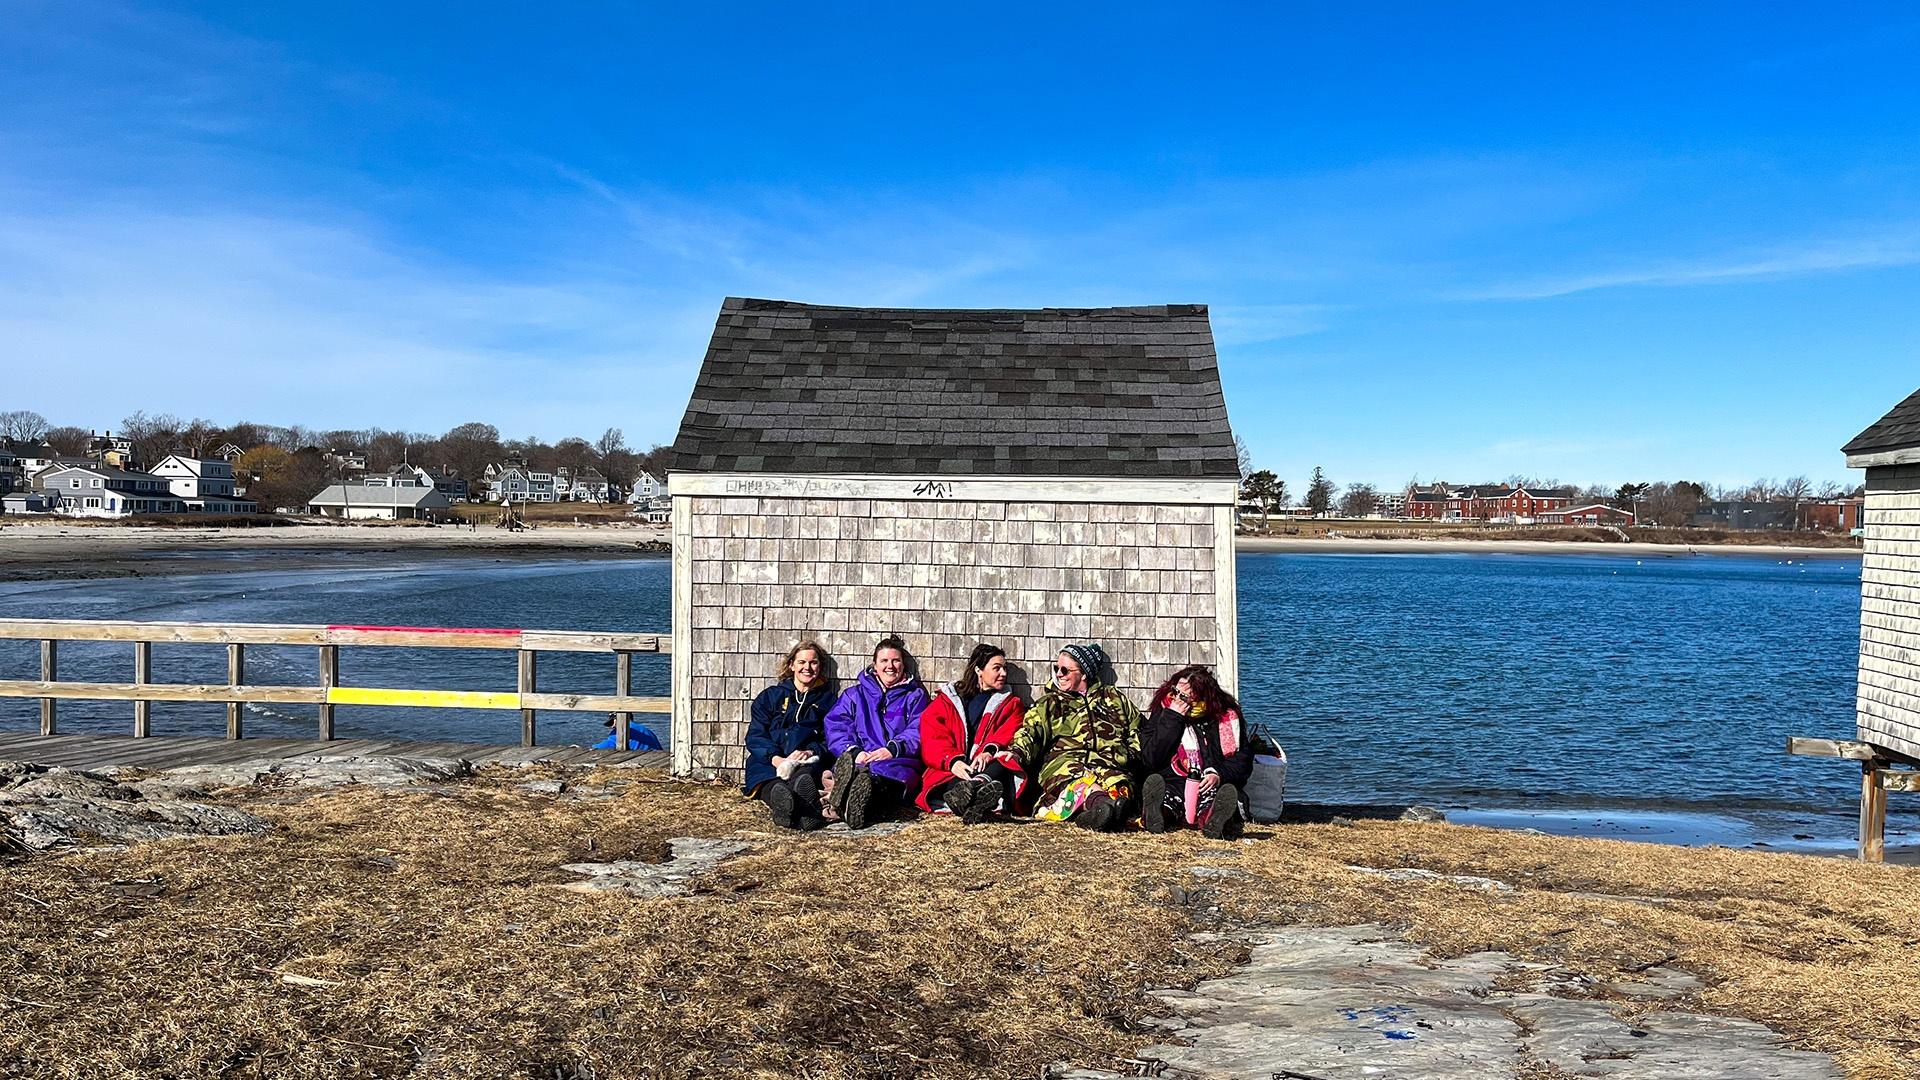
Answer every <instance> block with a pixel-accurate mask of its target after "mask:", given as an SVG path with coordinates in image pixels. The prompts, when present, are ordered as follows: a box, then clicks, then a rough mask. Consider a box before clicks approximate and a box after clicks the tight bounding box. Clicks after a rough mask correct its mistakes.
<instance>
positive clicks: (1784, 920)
mask: <svg viewBox="0 0 1920 1080" xmlns="http://www.w3.org/2000/svg"><path fill="white" fill-rule="evenodd" d="M521 779H524V775H523V774H512V775H500V776H495V777H491V778H486V779H482V780H480V781H477V782H474V783H469V784H464V785H461V786H457V787H451V788H444V789H436V790H426V791H405V792H379V791H371V790H358V789H356V790H346V791H341V792H337V793H329V794H324V795H317V796H312V797H306V798H302V799H299V800H289V801H285V802H278V803H272V804H268V805H266V806H264V807H260V808H259V809H260V811H261V812H262V813H266V814H268V815H269V816H271V817H273V818H274V819H275V820H276V822H277V823H278V824H279V825H280V828H279V829H278V830H276V831H275V832H274V833H273V834H272V835H269V836H267V837H263V838H257V839H216V840H203V841H191V842H178V843H167V844H149V845H145V846H142V847H138V848H134V849H131V850H126V851H112V852H107V851H101V852H90V853H82V854H73V855H67V856H61V857H52V858H37V859H34V860H32V861H26V862H18V863H15V864H13V865H12V866H11V867H9V868H8V869H6V870H5V871H4V873H5V875H6V881H5V883H4V887H0V919H4V920H5V923H4V925H5V926H6V927H7V931H6V933H7V946H8V947H7V948H6V949H5V950H4V952H0V1071H5V1072H9V1073H10V1074H17V1075H21V1076H35V1077H41V1076H45V1077H99V1076H124V1077H133V1076H140V1077H152V1076H179V1077H211V1076H221V1075H225V1076H275V1077H281V1076H285V1077H359V1076H395V1075H408V1076H422V1077H425V1076H432V1077H442V1076H445V1077H454V1076H461V1077H465V1076H475V1077H479V1076H487V1077H492V1076H546V1077H551V1076H555V1075H559V1076H567V1077H573V1076H594V1077H614V1076H695V1075H707V1076H737V1075H749V1076H811V1077H884V1076H893V1077H908V1076H928V1077H973V1076H1008V1077H1014V1076H1021V1077H1032V1076H1034V1075H1037V1073H1038V1070H1039V1068H1040V1066H1041V1065H1042V1064H1044V1063H1046V1062H1050V1061H1055V1060H1061V1059H1069V1058H1076V1059H1079V1060H1083V1061H1087V1062H1100V1061H1103V1060H1107V1061H1110V1060H1111V1058H1112V1057H1113V1056H1115V1055H1123V1054H1126V1053H1129V1052H1131V1051H1132V1050H1134V1049H1137V1048H1138V1047H1140V1046H1142V1045H1144V1044H1146V1043H1148V1042H1151V1041H1153V1040H1152V1038H1151V1037H1150V1036H1146V1035H1143V1034H1141V1033H1140V1026H1139V1021H1140V1019H1141V1017H1142V1016H1143V1015H1144V1013H1145V1012H1146V1011H1147V1009H1148V1006H1147V1005H1146V1004H1145V1003H1144V1001H1143V999H1142V998H1140V997H1139V996H1138V991H1139V990H1141V989H1142V988H1144V987H1147V986H1159V985H1168V984H1169V983H1170V982H1172V983H1182V982H1190V981H1192V980H1193V979H1196V978H1199V977H1202V976H1205V975H1208V974H1211V973H1214V972H1218V971H1222V970H1224V969H1225V968H1226V967H1227V966H1229V965H1231V964H1232V963H1233V962H1235V961H1236V960H1238V959H1239V958H1240V954H1238V953H1237V952H1236V951H1235V949H1234V948H1233V947H1232V946H1228V945H1218V946H1199V945H1195V944H1192V943H1190V942H1188V941H1187V939H1186V935H1187V934H1188V933H1190V932H1191V931H1193V930H1194V929H1196V928H1207V927H1211V926H1214V925H1216V924H1221V923H1225V924H1229V925H1231V924H1243V923H1244V924H1254V925H1260V924H1269V925H1270V924H1274V923H1278V922H1310V923H1351V922H1361V921H1377V922H1383V923H1386V924H1389V925H1394V926H1401V927H1406V928H1407V929H1408V930H1409V932H1410V933H1411V935H1412V936H1413V937H1414V938H1416V939H1418V940H1420V941H1423V942H1426V943H1427V944H1429V945H1430V946H1432V947H1433V948H1435V949H1436V950H1438V951H1440V952H1443V953H1448V954H1452V953H1461V952H1468V951H1472V950H1475V949H1483V948H1499V949H1506V950H1509V951H1512V952H1515V953H1517V954H1519V955H1522V956H1526V957H1532V958H1539V959H1546V960H1550V961H1552V962H1554V963H1556V964H1559V965H1561V966H1562V967H1564V968H1567V969H1571V970H1574V971H1581V972H1587V973H1590V974H1593V975H1596V976H1600V977H1607V976H1611V975H1614V974H1617V973H1619V972H1623V971H1630V970H1632V969H1634V968H1635V967H1638V966H1641V965H1645V964H1648V963H1651V962H1659V961H1663V960H1669V958H1671V959H1670V962H1672V963H1674V964H1676V965H1677V966H1681V967H1684V968H1687V969H1688V970H1691V971H1693V972H1695V973H1697V974H1699V975H1701V976H1702V977H1703V978H1705V979H1706V980H1707V982H1708V988H1707V989H1706V990H1705V991H1704V992H1703V994H1702V995H1701V997H1702V1000H1701V1002H1700V1003H1699V1004H1700V1005H1701V1007H1705V1008H1711V1009H1715V1010H1721V1011H1726V1012H1732V1013H1739V1014H1744V1015H1749V1016H1753V1017H1755V1018H1757V1019H1760V1020H1763V1021H1765V1022H1767V1023H1770V1024H1773V1025H1775V1026H1777V1027H1779V1028H1780V1029H1782V1030H1783V1031H1785V1032H1787V1033H1788V1035H1789V1036H1790V1037H1791V1038H1793V1039H1794V1040H1795V1041H1796V1042H1798V1043H1800V1044H1802V1045H1806V1046H1809V1047H1815V1048H1819V1049H1824V1050H1830V1051H1834V1052H1838V1053H1840V1054H1841V1055H1843V1060H1844V1061H1845V1062H1846V1064H1847V1067H1848V1070H1849V1075H1850V1076H1851V1077H1853V1078H1854V1080H1883V1078H1895V1077H1906V1078H1911V1077H1914V1076H1917V1075H1920V1071H1916V1070H1915V1069H1914V1068H1913V1066H1912V1064H1911V1059H1912V1058H1913V1057H1914V1056H1915V1051H1916V1049H1920V1047H1917V1046H1916V1044H1915V1043H1914V1042H1913V1041H1911V1040H1913V1039H1914V1038H1915V1034H1914V1033H1915V1032H1916V1031H1920V983H1917V982H1916V981H1915V980H1914V979H1913V978H1912V973H1911V970H1910V969H1911V957H1912V955H1913V952H1914V946H1915V942H1916V940H1920V889H1916V886H1920V871H1915V870H1911V869H1901V868H1887V867H1864V866H1859V865H1855V864H1850V863H1845V862H1840V861H1837V860H1818V859H1812V858H1807V857H1800V856H1788V855H1772V854H1756V853H1746V852H1730V851H1713V850H1710V851H1698V850H1685V849H1678V848H1662V847H1653V846H1646V845H1633V844H1622V843H1612V842H1604V841H1575V840H1564V839H1554V838H1548V837H1536V836H1527V835H1521V834H1514V833H1496V832H1491V831H1487V830H1479V829H1465V828H1456V827H1452V826H1421V825H1404V824H1398V823H1385V822H1381V823H1373V822H1363V823H1361V824H1359V825H1357V826H1355V827H1340V826H1332V825H1325V826H1317V825H1316V826H1307V825H1301V826H1287V827H1284V828H1281V829H1277V830H1262V832H1265V833H1269V834H1270V835H1268V836H1267V838H1265V839H1255V840H1250V841H1249V842H1246V843H1242V844H1239V845H1234V846H1231V847H1229V846H1227V845H1221V844H1210V843H1207V842H1205V841H1201V840H1198V839H1195V838H1193V837H1191V836H1178V837H1150V836H1146V835H1143V834H1137V833H1136V834H1126V835H1119V836H1091V835H1087V834H1084V833H1081V832H1079V831H1078V830H1073V829H1067V828H1061V827H1056V826H1046V825H1010V826H998V827H985V828H979V829H972V830H963V829H962V828H960V827H959V826H958V825H957V824H955V823H954V822H952V821H949V820H934V821H924V822H921V823H919V824H917V825H915V826H913V827H911V828H909V829H907V830H905V831H903V832H901V833H898V834H895V835H891V836H880V837H865V838H860V839H853V840H850V839H843V838H837V837H826V836H818V835H816V836H806V837H802V836H795V835H792V834H777V833H774V832H772V831H762V828H763V819H762V817H761V815H760V814H759V813H757V812H756V807H754V806H752V805H750V804H746V803H743V802H742V801H740V800H739V799H738V798H737V797H736V796H735V795H733V794H732V793H731V792H730V791H728V790H725V789H721V788H715V787H711V786H703V785H696V784H683V783H671V782H665V781H662V780H660V778H657V777H650V778H647V780H648V782H645V783H640V784H636V785H635V786H633V787H631V788H628V789H626V790H625V791H624V792H623V794H621V795H620V796H619V797H618V798H616V799H614V800H612V801H607V802H592V801H568V800H561V801H557V802H556V801H553V800H550V799H544V798H540V797H535V796H528V795H525V794H523V793H521V792H518V791H516V790H514V789H513V788H512V787H511V782H513V781H517V780H521ZM741 830H751V831H753V833H754V841H755V845H754V848H753V850H752V851H750V852H749V853H747V854H745V855H742V856H740V857H738V858H735V859H733V860H731V861H729V862H727V863H725V864H724V865H723V866H722V867H721V868H720V870H718V871H717V872H715V873H714V874H713V875H711V876H710V877H709V878H707V879H705V881H704V883H703V892H702V893H701V894H700V895H697V896H694V897H684V898H671V899H653V900H649V899H636V898H633V897H630V896H627V895H624V894H603V895H583V894H580V893H575V892H570V891H565V890H560V889H556V888H552V887H551V886H553V885H555V884H557V883H560V882H563V881H567V880H571V878H570V876H569V875H566V874H564V873H562V872H561V871H559V870H558V869H557V868H558V866H559V864H561V863H565V862H571V861H576V860H581V859H608V858H618V857H629V856H633V857H641V858H658V857H660V856H661V855H662V854H664V851H665V844H664V841H665V839H666V838H667V837H669V836H678V835H723V834H729V833H735V832H739V831H741ZM1203 856H1204V857H1203ZM1198 863H1205V864H1207V865H1213V866H1220V867H1224V868H1231V869H1237V870H1240V871H1243V872H1244V873H1245V874H1246V875H1248V876H1246V877H1225V878H1205V879H1202V878H1199V877H1196V876H1194V875H1191V874H1189V873H1188V872H1187V871H1188V868H1190V867H1192V866H1194V865H1196V864H1198ZM1349 863H1353V864H1366V865H1374V866H1400V865H1413V866H1420V867H1423V868H1426V869H1432V870H1437V871H1441V872H1449V873H1470V874H1477V875H1484V876H1488V877H1494V878H1498V879H1501V880H1504V881H1508V882H1510V883H1512V884H1515V885H1517V886H1519V887H1520V888H1519V891H1517V892H1515V893H1511V894H1495V893H1485V892H1479V891H1476V890H1472V889H1468V888H1463V887H1459V886H1454V885H1445V884H1433V885H1426V884H1408V883H1401V882H1392V881H1388V880H1385V879H1382V878H1378V877H1374V876H1369V875H1363V874H1358V873H1355V872H1353V871H1351V870H1348V869H1346V865H1347V864H1349ZM1176 885H1177V886H1179V887H1180V891H1179V892H1178V893H1176V892H1175V891H1174V889H1173V888H1172V887H1173V886H1176ZM148 894H151V895H148ZM1176 901H1177V902H1176ZM1903 961H1904V965H1905V968H1906V970H1902V965H1903ZM283 974H290V975H298V976H304V977H307V978H310V979H318V980H324V981H325V983H326V984H327V985H321V986H296V985H288V984H286V983H284V982H283V981H282V980H281V978H280V976H281V975H283ZM5 1063H12V1064H11V1065H10V1066H8V1065H5ZM1903 1070H1904V1071H1903Z"/></svg>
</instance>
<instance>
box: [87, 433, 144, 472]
mask: <svg viewBox="0 0 1920 1080" xmlns="http://www.w3.org/2000/svg"><path fill="white" fill-rule="evenodd" d="M87 458H88V459H89V460H91V461H97V462H99V463H100V464H102V465H105V466H107V467H109V468H114V469H122V470H131V469H133V468H135V462H134V460H133V440H132V439H127V438H122V437H121V436H118V435H115V434H114V433H113V432H111V431H103V432H101V433H100V434H98V435H91V433H90V437H89V438H88V439H87Z"/></svg>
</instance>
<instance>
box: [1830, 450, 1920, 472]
mask: <svg viewBox="0 0 1920 1080" xmlns="http://www.w3.org/2000/svg"><path fill="white" fill-rule="evenodd" d="M1916 464H1920V446H1908V447H1903V448H1901V449H1899V450H1880V451H1876V452H1874V453H1869V454H1848V455H1847V468H1849V469H1875V468H1879V467H1880V466H1882V465H1916Z"/></svg>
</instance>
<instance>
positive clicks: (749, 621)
mask: <svg viewBox="0 0 1920 1080" xmlns="http://www.w3.org/2000/svg"><path fill="white" fill-rule="evenodd" d="M675 503H676V506H675V511H674V512H675V515H676V517H677V516H679V515H681V514H686V515H687V520H686V521H685V522H684V523H682V522H679V521H676V531H678V530H679V529H681V528H684V529H685V530H686V535H687V540H686V543H687V545H688V548H689V553H688V557H689V563H690V565H689V573H688V577H689V579H690V584H689V590H690V592H691V606H690V612H689V614H690V616H691V621H692V630H691V634H690V638H689V641H688V644H689V646H690V651H691V657H690V663H691V669H690V674H691V679H690V682H691V700H690V702H689V713H690V720H691V735H692V739H691V741H692V748H691V753H692V766H693V770H694V772H695V773H696V774H700V775H704V774H709V773H712V772H715V771H720V770H726V771H732V770H737V769H739V768H740V767H741V766H742V765H743V764H744V761H745V750H744V749H743V747H742V745H741V740H742V737H743V735H744V733H745V730H746V721H747V705H748V702H749V701H750V700H751V698H752V697H753V695H754V694H756V693H758V692H759V691H760V690H761V689H762V688H763V687H765V686H766V685H767V683H768V681H769V677H770V675H771V673H772V667H773V664H774V663H775V662H776V661H777V660H778V658H779V656H780V654H781V653H782V652H784V651H785V650H786V648H787V647H788V646H789V645H790V644H792V642H794V641H795V640H797V639H799V638H801V637H815V638H818V639H819V640H820V641H821V642H822V643H823V644H824V645H825V646H826V647H827V649H828V650H829V651H830V652H832V653H833V654H834V656H835V657H836V658H837V659H838V661H839V666H840V674H841V680H842V683H843V684H845V683H846V682H849V681H851V680H852V679H853V678H855V677H856V676H857V675H858V673H859V672H860V670H861V669H862V668H864V667H865V666H866V663H867V658H868V656H869V655H870V651H871V649H872V646H873V643H874V641H875V640H876V639H877V638H879V637H880V636H881V635H883V634H886V633H889V632H894V633H898V634H900V635H901V636H903V637H904V638H906V640H907V644H908V646H909V647H910V648H911V649H912V650H913V652H914V654H915V655H916V657H917V658H918V660H919V662H920V677H921V679H922V680H923V681H924V682H926V683H927V684H928V685H929V689H931V688H932V687H933V686H934V685H937V684H938V683H940V682H944V681H948V680H951V679H953V678H954V677H955V676H957V675H958V673H959V671H960V667H961V665H962V664H963V663H964V661H965V658H966V656H967V654H968V653H969V652H971V651H972V649H973V646H974V644H975V643H977V642H979V641H983V640H984V641H990V642H992V643H994V644H997V645H999V646H1000V647H1002V648H1004V649H1006V650H1007V654H1008V658H1009V659H1010V660H1011V661H1012V662H1013V663H1014V664H1015V665H1017V666H1018V668H1019V669H1020V671H1021V674H1022V675H1024V679H1023V680H1022V681H1021V683H1020V688H1021V690H1022V692H1023V694H1024V695H1025V696H1028V697H1029V698H1031V689H1032V687H1034V686H1041V685H1044V684H1045V682H1046V680H1047V678H1048V676H1049V674H1050V666H1051V663H1052V660H1053V656H1054V650H1055V649H1056V648H1058V647H1059V646H1060V645H1061V644H1063V643H1065V642H1068V641H1098V642H1100V643H1101V644H1102V645H1104V646H1105V647H1106V649H1107V651H1108V652H1109V653H1110V654H1111V655H1112V657H1113V659H1114V663H1115V670H1116V674H1117V678H1118V682H1119V684H1120V685H1121V686H1122V687H1124V688H1125V689H1126V690H1128V691H1129V692H1130V693H1131V694H1132V695H1133V697H1134V699H1135V701H1136V702H1138V703H1144V701H1145V699H1146V695H1147V693H1148V692H1149V691H1150V690H1152V689H1153V688H1154V687H1157V686H1158V685H1159V683H1160V681H1161V680H1162V679H1163V678H1165V677H1166V675H1167V674H1168V673H1169V672H1170V671H1172V670H1173V669H1174V668H1175V667H1178V666H1180V665H1183V664H1188V663H1207V664H1218V663H1220V662H1221V652H1220V640H1219V639H1220V633H1219V622H1218V621H1217V620H1216V618H1215V604H1216V592H1215V589H1216V584H1217V582H1216V578H1215V568H1214V560H1215V557H1216V555H1215V552H1216V550H1217V549H1216V545H1215V541H1216V536H1215V524H1214V522H1215V517H1216V508H1215V507H1211V506H1163V505H1150V504H1138V505H1116V504H1107V503H1066V502H985V501H957V500H956V501H923V502H909V503H900V502H891V501H880V500H867V499H803V498H737V497H736V498H723V497H717V496H715V497H706V496H691V497H685V496H683V497H677V498H676V499H675ZM1227 572H1228V573H1231V568H1228V571H1227Z"/></svg>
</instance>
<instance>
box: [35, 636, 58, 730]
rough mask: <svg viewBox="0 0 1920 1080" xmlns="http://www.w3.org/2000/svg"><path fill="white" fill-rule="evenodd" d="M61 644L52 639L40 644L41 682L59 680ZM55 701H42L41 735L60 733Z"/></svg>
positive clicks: (51, 699)
mask: <svg viewBox="0 0 1920 1080" xmlns="http://www.w3.org/2000/svg"><path fill="white" fill-rule="evenodd" d="M59 671H60V643H59V642H58V641H55V640H53V639H52V638H43V639H41V642H40V681H41V682H48V683H50V682H54V681H56V680H57V679H59V677H60V675H59ZM54 703H55V702H54V699H53V698H50V697H43V698H41V699H40V734H42V735H55V734H58V733H59V731H58V729H59V718H58V716H57V715H56V713H55V712H54Z"/></svg>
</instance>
